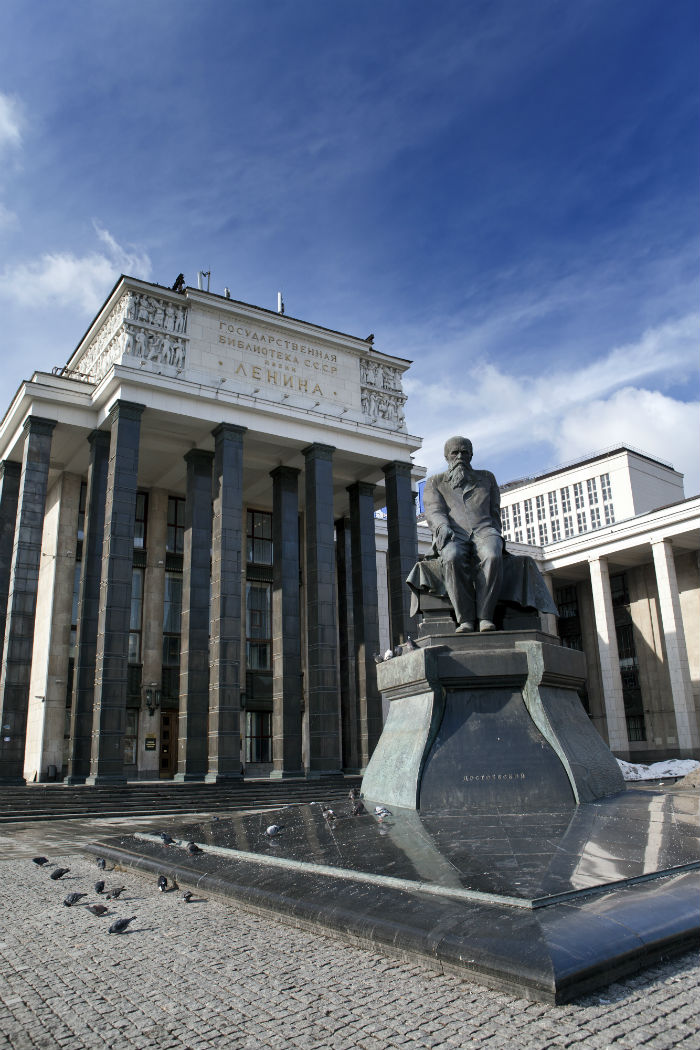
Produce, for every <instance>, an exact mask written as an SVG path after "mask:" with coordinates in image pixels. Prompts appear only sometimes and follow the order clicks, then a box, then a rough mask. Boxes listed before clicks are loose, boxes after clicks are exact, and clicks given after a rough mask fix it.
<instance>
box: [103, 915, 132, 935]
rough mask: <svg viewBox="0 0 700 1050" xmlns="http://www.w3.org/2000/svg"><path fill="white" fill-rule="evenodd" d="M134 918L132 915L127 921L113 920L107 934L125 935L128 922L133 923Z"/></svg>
mask: <svg viewBox="0 0 700 1050" xmlns="http://www.w3.org/2000/svg"><path fill="white" fill-rule="evenodd" d="M135 918H136V916H135V915H132V916H131V918H129V919H115V920H114V922H113V923H112V925H111V926H110V928H109V929H108V930H107V933H125V932H126V928H127V926H128V925H129V923H130V922H133V921H134V919H135Z"/></svg>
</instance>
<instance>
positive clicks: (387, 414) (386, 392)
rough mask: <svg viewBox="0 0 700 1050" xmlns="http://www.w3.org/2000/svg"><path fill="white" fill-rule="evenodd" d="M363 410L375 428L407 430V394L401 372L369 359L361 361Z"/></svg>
mask: <svg viewBox="0 0 700 1050" xmlns="http://www.w3.org/2000/svg"><path fill="white" fill-rule="evenodd" d="M360 375H361V382H362V392H361V399H362V411H363V413H364V416H365V419H366V420H367V422H369V423H373V424H374V425H375V426H386V427H390V428H391V429H392V430H405V429H406V417H405V416H404V411H403V406H404V404H405V402H406V395H405V394H404V393H403V389H402V386H401V372H400V371H399V369H398V368H393V367H392V366H391V365H385V364H382V363H381V362H380V361H372V360H369V359H367V358H362V359H361V360H360Z"/></svg>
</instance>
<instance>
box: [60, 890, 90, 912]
mask: <svg viewBox="0 0 700 1050" xmlns="http://www.w3.org/2000/svg"><path fill="white" fill-rule="evenodd" d="M83 897H87V893H69V894H68V896H67V897H64V898H63V903H64V904H65V906H66V908H72V907H73V905H74V904H77V903H78V901H79V900H82V899H83Z"/></svg>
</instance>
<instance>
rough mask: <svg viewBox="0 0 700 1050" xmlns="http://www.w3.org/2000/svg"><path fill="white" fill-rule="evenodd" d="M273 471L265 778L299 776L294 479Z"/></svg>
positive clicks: (287, 470)
mask: <svg viewBox="0 0 700 1050" xmlns="http://www.w3.org/2000/svg"><path fill="white" fill-rule="evenodd" d="M300 473H301V472H300V471H298V470H296V469H295V468H294V467H277V469H276V470H273V471H272V472H271V474H270V477H271V478H272V550H273V558H274V565H273V586H272V673H273V677H272V703H273V708H272V756H273V760H274V769H273V770H272V773H271V774H270V777H271V779H280V778H283V777H299V776H303V775H304V768H303V764H302V757H301V700H302V689H301V610H300V608H299V481H298V478H299V474H300Z"/></svg>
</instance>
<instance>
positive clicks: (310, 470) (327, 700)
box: [304, 444, 340, 777]
mask: <svg viewBox="0 0 700 1050" xmlns="http://www.w3.org/2000/svg"><path fill="white" fill-rule="evenodd" d="M333 452H334V449H333V448H331V447H330V446H329V445H316V444H314V445H309V447H308V448H305V449H304V459H305V460H306V478H305V481H306V486H305V488H306V615H307V628H306V634H307V690H306V694H307V697H308V704H309V770H308V776H309V777H315V776H320V775H321V774H327V773H340V741H339V728H340V727H339V724H338V723H339V719H338V669H337V663H336V660H337V646H338V642H337V624H336V613H335V544H334V536H333V532H334V528H333V465H332V459H333Z"/></svg>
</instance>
